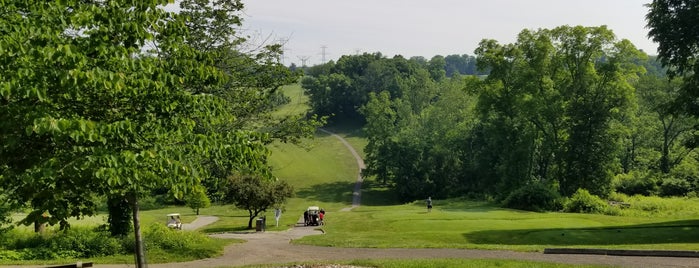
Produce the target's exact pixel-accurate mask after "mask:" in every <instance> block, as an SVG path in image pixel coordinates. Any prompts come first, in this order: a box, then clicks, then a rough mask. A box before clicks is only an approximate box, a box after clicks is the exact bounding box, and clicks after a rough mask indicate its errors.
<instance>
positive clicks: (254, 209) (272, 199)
mask: <svg viewBox="0 0 699 268" xmlns="http://www.w3.org/2000/svg"><path fill="white" fill-rule="evenodd" d="M293 193H294V190H293V188H292V187H291V185H289V184H288V183H287V182H285V181H282V180H277V181H275V180H267V179H264V178H261V177H259V176H253V175H242V176H231V177H230V178H229V181H228V185H227V189H226V197H227V201H228V202H231V203H233V204H235V206H236V207H238V208H240V209H245V210H247V211H248V215H249V220H248V229H252V222H253V220H254V219H255V218H256V217H257V216H258V215H259V214H260V213H261V212H264V211H267V209H269V208H273V207H275V206H279V205H281V204H283V203H284V202H286V199H287V198H289V197H291V196H292V195H293Z"/></svg>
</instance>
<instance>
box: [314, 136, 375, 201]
mask: <svg viewBox="0 0 699 268" xmlns="http://www.w3.org/2000/svg"><path fill="white" fill-rule="evenodd" d="M320 131H322V132H325V133H327V134H330V135H331V136H333V137H335V138H337V139H338V140H340V141H341V142H342V144H344V145H345V147H347V150H349V151H350V153H352V156H354V159H355V160H357V167H358V168H359V172H357V182H356V183H355V184H354V191H353V192H352V207H349V208H343V209H341V210H340V211H350V210H352V209H353V208H356V207H358V206H359V205H360V203H361V202H362V182H364V178H363V177H362V170H363V169H364V168H366V165H365V164H364V159H362V157H361V156H359V154H358V153H357V150H355V149H354V147H352V145H351V144H349V142H347V140H345V138H343V137H341V136H340V135H337V134H335V133H332V132H330V131H327V130H325V129H322V128H320Z"/></svg>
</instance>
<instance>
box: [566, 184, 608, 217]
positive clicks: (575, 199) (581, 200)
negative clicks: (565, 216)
mask: <svg viewBox="0 0 699 268" xmlns="http://www.w3.org/2000/svg"><path fill="white" fill-rule="evenodd" d="M564 210H565V211H566V212H575V213H605V212H609V211H610V209H609V205H608V204H607V202H605V201H604V200H602V198H600V197H599V196H596V195H593V194H590V192H588V191H587V190H585V189H578V190H577V191H576V192H575V193H574V194H573V196H571V197H570V199H568V201H567V202H566V204H565V205H564Z"/></svg>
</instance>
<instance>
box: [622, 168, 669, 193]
mask: <svg viewBox="0 0 699 268" xmlns="http://www.w3.org/2000/svg"><path fill="white" fill-rule="evenodd" d="M614 188H615V190H616V191H617V192H619V193H624V194H627V195H637V194H640V195H645V196H650V195H654V194H655V193H657V191H658V183H657V179H655V177H654V176H652V174H650V173H642V172H631V173H627V174H620V175H617V177H616V178H615V182H614Z"/></svg>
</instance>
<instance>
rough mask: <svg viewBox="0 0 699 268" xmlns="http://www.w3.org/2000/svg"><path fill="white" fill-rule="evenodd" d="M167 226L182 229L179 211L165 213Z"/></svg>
mask: <svg viewBox="0 0 699 268" xmlns="http://www.w3.org/2000/svg"><path fill="white" fill-rule="evenodd" d="M167 228H170V229H177V230H182V220H180V214H179V213H171V214H167Z"/></svg>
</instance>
